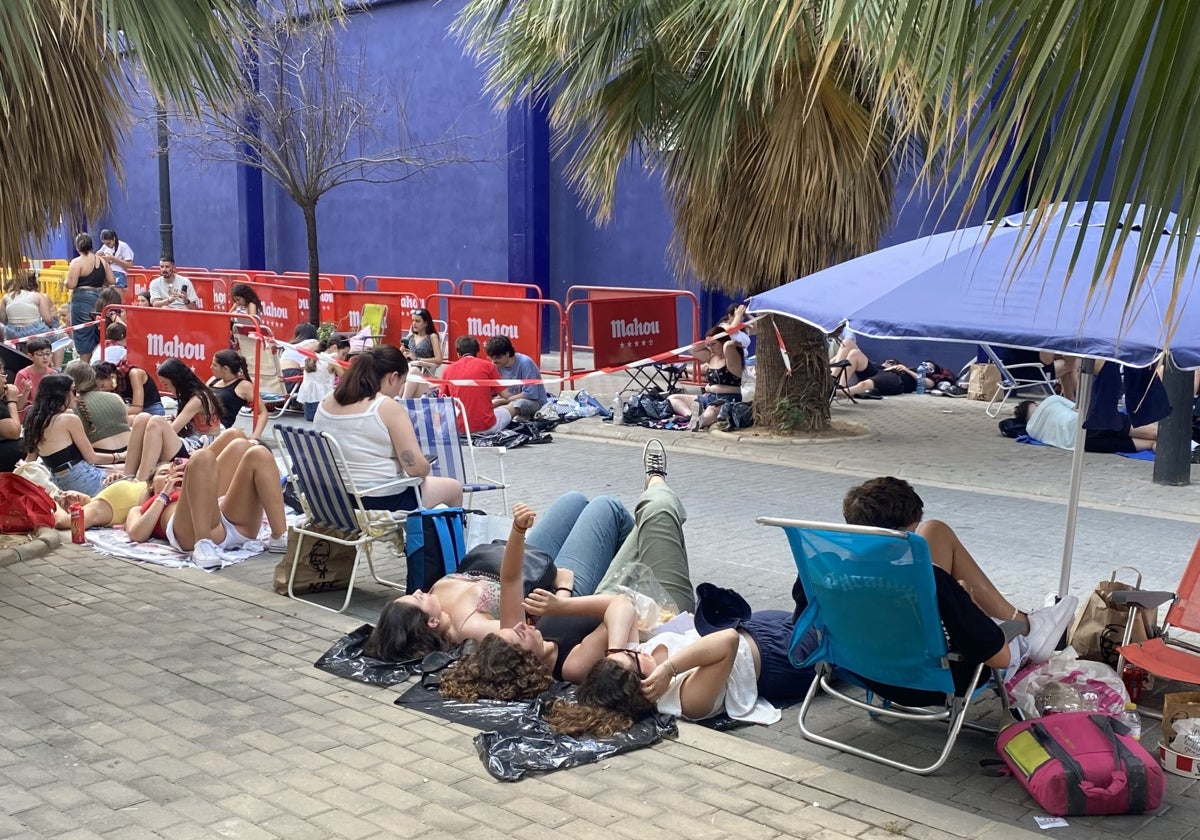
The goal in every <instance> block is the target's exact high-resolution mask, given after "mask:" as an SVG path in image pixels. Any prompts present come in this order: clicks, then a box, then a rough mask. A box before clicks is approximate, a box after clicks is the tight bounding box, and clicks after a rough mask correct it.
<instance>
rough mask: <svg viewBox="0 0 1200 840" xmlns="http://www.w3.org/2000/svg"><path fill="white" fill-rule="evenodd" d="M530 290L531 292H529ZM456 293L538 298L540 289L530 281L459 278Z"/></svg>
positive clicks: (540, 294)
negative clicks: (509, 281) (513, 281)
mask: <svg viewBox="0 0 1200 840" xmlns="http://www.w3.org/2000/svg"><path fill="white" fill-rule="evenodd" d="M531 292H532V294H530V293H531ZM458 294H460V295H482V296H485V297H513V298H540V297H541V296H542V290H541V289H540V288H539V287H537V286H534V285H532V284H530V283H504V282H501V281H499V280H459V281H458Z"/></svg>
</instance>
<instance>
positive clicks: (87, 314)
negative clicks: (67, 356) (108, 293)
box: [71, 286, 100, 356]
mask: <svg viewBox="0 0 1200 840" xmlns="http://www.w3.org/2000/svg"><path fill="white" fill-rule="evenodd" d="M99 297H100V290H99V289H97V288H95V287H92V286H85V287H84V288H82V289H79V288H77V289H75V290H74V291H73V292H72V293H71V323H72V324H73V325H74V326H75V327H77V328H78V329H76V330H75V333H74V338H75V352H77V353H79V355H81V356H86V355H90V354H91V353H92V351H93V350H95V349H96V345H97V344H99V343H100V330H99V328H98V327H97V326H96V314H95V313H96V301H97V300H98V299H99ZM81 324H88V325H90V326H80V325H81Z"/></svg>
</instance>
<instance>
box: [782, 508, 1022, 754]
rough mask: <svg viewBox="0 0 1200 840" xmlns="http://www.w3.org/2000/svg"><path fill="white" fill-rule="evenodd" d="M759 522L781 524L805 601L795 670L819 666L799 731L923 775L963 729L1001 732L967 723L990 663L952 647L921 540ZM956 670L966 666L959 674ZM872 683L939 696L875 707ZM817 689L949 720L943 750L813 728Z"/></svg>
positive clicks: (915, 716) (885, 709)
mask: <svg viewBox="0 0 1200 840" xmlns="http://www.w3.org/2000/svg"><path fill="white" fill-rule="evenodd" d="M758 523H759V524H760V525H774V526H777V527H780V528H783V530H784V533H785V534H786V535H787V538H788V542H789V543H790V545H791V548H792V555H793V558H794V559H795V561H796V569H797V571H798V573H799V578H800V584H801V586H803V588H804V595H805V597H806V598H807V606H806V607H805V608H804V610H803V612H802V613H801V615H800V617H799V618H798V619H797V621H796V626H795V631H794V634H793V636H792V647H791V651H790V656H791V658H792V661H793V663H794V664H795V665H797V666H798V667H807V666H815V667H816V673H817V678H816V679H814V680H813V682H812V685H811V686H810V687H809V690H808V694H807V695H806V696H805V698H804V703H803V704H802V705H801V707H800V715H799V724H800V732H801V734H803V736H804V737H805V738H807V739H808V740H810V741H814V742H816V743H818V744H823V745H824V746H827V747H832V748H834V749H837V750H842V751H844V752H848V753H851V754H853V755H857V756H861V757H862V758H867V759H870V760H871V761H876V762H879V763H880V764H886V765H887V766H889V767H895V768H897V769H899V770H907V771H909V772H912V773H918V774H921V775H926V774H929V773H933V772H935V771H936V770H937V769H938V768H939V767H941V766H942V765H943V764H944V763H945V762H946V760H947V758H949V756H950V752H951V750H952V749H953V747H954V743H955V741H956V740H957V739H958V734H959V732H960V731H961V729H962V728H963V727H964V726H966V727H968V728H971V729H979V730H981V731H985V732H993V733H994V732H995V731H996V730H995V729H989V728H988V727H985V726H981V725H979V724H976V723H974V722H971V721H967V720H966V715H967V711H968V708H969V706H970V705H971V704H972V702H974V701H975V700H978V699H979V698H981V697H982V696H983V695H984V694H986V693H987V687H986V685H985V686H984V687H982V688H976V686H979V681H980V677H981V676H982V674H983V669H984V668H985V667H987V666H985V665H983V664H979V665H977V666H974V667H973V668H972V667H970V666H969V665H968V664H967V663H965V662H963V661H962V657H961V656H959V655H958V654H956V653H955V652H954V651H952V650H950V649H949V648H948V647H947V640H946V633H945V631H944V630H943V627H942V622H941V618H940V613H939V611H938V601H937V587H936V583H935V581H934V574H933V562H932V561H931V560H930V556H929V546H928V544H927V543H926V542H925V540H924V538H922V537H920V536H918V535H917V534H914V533H909V532H905V531H891V530H888V529H884V528H863V527H858V526H854V525H842V524H837V523H826V522H804V521H800V520H791V519H773V518H769V517H761V518H759V519H758ZM810 629H814V630H815V631H816V635H817V639H818V644H817V647H816V649H815V650H808V651H802V650H801V649H800V640H801V639H802V638H804V636H805V635H806V634H807V633H808V631H809V630H810ZM1005 629H1006V630H1007V631H1011V630H1013V629H1015V628H1005ZM956 662H957V663H959V665H958V666H957V668H955V667H954V663H956ZM956 670H958V671H959V672H960V673H959V675H958V679H957V680H956V678H955V676H956V675H955V671H956ZM964 675H965V676H964ZM991 676H992V680H993V683H994V685H993V688H994V689H996V690H997V691H998V693H999V695H1000V697H1001V705H1002V708H1003V711H1004V712H1005V713H1007V710H1008V702H1007V695H1006V694H1005V692H1004V689H1003V686H1002V685H1001V683H1000V678H999V675H997V674H992V675H991ZM839 682H848V683H851V684H852V685H858V686H860V687H862V688H864V689H867V695H866V699H865V700H862V699H859V698H858V697H855V696H851V695H850V694H847V693H846V691H845V686H844V685H839V684H838V683H839ZM871 685H879V686H900V687H903V688H904V689H907V690H908V691H907V692H906V693H911V692H928V693H930V695H929V696H930V698H931V699H933V698H937V699H939V700H941V701H943V702H939V703H938V704H937V705H936V706H930V707H927V708H917V707H913V706H903V705H899V704H897V703H892V702H889V701H883V703H882V705H875V703H874V696H873V695H874V692H872V691H871V690H870V689H869V688H868V687H869V686H871ZM819 694H825V695H828V696H829V697H831V698H833V699H834V700H837V701H838V702H841V703H844V704H848V705H850V706H853V707H855V708H857V709H860V710H862V711H866V712H868V713H869V714H871V715H873V716H874V715H885V716H888V717H893V718H899V719H903V720H917V721H936V722H941V723H943V724H945V726H946V737H945V741H944V743H943V744H942V747H941V751H940V753H939V754H938V756H937V758H936V760H935V761H934V762H933V763H932V764H928V765H923V766H918V765H916V764H908V763H905V762H902V761H898V760H895V759H893V758H889V757H887V756H884V755H881V754H879V753H875V752H871V751H870V750H867V749H863V748H861V747H858V746H855V745H853V744H850V743H847V742H845V741H842V740H839V739H837V738H835V737H833V736H832V735H831V734H829V733H824V734H823V733H820V732H817V731H816V729H815V724H814V722H813V721H812V719H811V715H810V712H811V710H812V706H813V700H814V699H815V698H816V697H817V696H818V695H819Z"/></svg>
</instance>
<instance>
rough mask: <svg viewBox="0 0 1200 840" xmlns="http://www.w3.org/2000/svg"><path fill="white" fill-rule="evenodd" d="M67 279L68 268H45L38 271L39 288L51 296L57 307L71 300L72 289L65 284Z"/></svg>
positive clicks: (47, 295) (51, 300)
mask: <svg viewBox="0 0 1200 840" xmlns="http://www.w3.org/2000/svg"><path fill="white" fill-rule="evenodd" d="M66 279H67V272H66V269H59V268H43V269H42V270H41V271H39V272H38V289H39V290H40V291H41V292H42V294H44V295H45V296H46V297H48V298H50V302H51V303H53V304H54V305H55V306H56V307H57V306H62V305H63V304H64V303H68V302H70V300H71V292H70V290H69V289H67V288H66V286H64V285H63V281H64V280H66Z"/></svg>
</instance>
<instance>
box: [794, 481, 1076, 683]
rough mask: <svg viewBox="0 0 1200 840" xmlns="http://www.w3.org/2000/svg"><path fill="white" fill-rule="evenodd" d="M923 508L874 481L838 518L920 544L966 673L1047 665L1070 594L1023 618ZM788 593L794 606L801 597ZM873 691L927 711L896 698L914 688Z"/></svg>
mask: <svg viewBox="0 0 1200 840" xmlns="http://www.w3.org/2000/svg"><path fill="white" fill-rule="evenodd" d="M924 509H925V506H924V503H923V502H922V501H921V497H920V496H918V495H917V492H916V491H915V490H913V488H912V485H910V484H909V483H908V482H907V481H904V480H903V479H899V478H893V477H892V476H883V477H881V478H872V479H871V480H869V481H866V482H864V483H862V484H860V485H858V486H857V487H852V488H850V490H849V492H847V493H846V496H845V498H843V499H842V515H843V517H845V519H846V522H847V523H849V524H851V525H866V526H870V527H875V528H891V529H892V530H896V531H915V532H916V533H917V534H918V535H920V536H922V537H924V538H925V541H926V543H928V544H929V554H930V558H931V559H932V561H933V578H934V583H935V585H936V587H937V599H938V609H939V611H940V613H941V618H942V625H943V627H944V628H945V631H946V636H947V638H948V639H949V642H950V648H951V649H952V650H955V651H957V652H958V653H960V654H962V656H963V658H964V660H965V661H964V662H963V663H962V664H963V666H965V667H964V670H965V671H967V672H968V673H969V672H971V671H974V669H975V667H976V666H977V665H978V664H979V663H980V662H984V663H986V664H987V665H990V666H992V667H994V668H1009V667H1010V666H1013V670H1014V671H1015V670H1016V668H1018V667H1020V666H1021V665H1023V664H1024V663H1025V662H1034V663H1041V662H1045V661H1046V660H1047V659H1049V658H1050V654H1052V653H1053V652H1054V648H1055V645H1056V644H1057V643H1058V640H1059V639H1060V638H1062V635H1063V633H1064V631H1065V630H1066V628H1067V625H1068V624H1069V623H1070V622H1071V619H1072V618H1073V617H1074V615H1075V607H1076V604H1077V599H1076V598H1075V596H1073V595H1068V596H1066V597H1065V598H1063V599H1062V600H1061V601H1059V602H1058V603H1057V604H1055V605H1054V606H1052V607H1042V608H1039V609H1036V610H1029V611H1027V612H1023V611H1021V610H1019V609H1017V608H1016V607H1014V606H1013V605H1012V604H1010V603H1009V602H1008V600H1007V599H1006V598H1005V597H1004V596H1003V595H1001V594H1000V592H999V590H997V589H996V587H995V585H994V584H993V583H992V582H991V581H990V580H989V579H988V577H987V575H986V574H984V572H983V570H982V569H980V568H979V566H978V564H976V562H975V559H974V558H973V557H971V555H970V553H969V552H968V551H967V549H966V548H965V547H964V546H963V544H962V542H960V541H959V539H958V535H957V534H955V533H954V529H952V528H951V527H950V526H949V525H947V524H946V523H945V522H942V521H940V520H937V519H928V520H925V521H922V516H923V514H924ZM797 590H799V581H797ZM793 594H795V595H796V596H797V601H798V603H799V599H800V598H801V597H803V592H801V591H796V592H794V593H793ZM1004 621H1015V622H1017V623H1018V624H1020V625H1021V626H1022V627H1023V632H1022V633H1021V635H1019V636H1017V637H1016V638H1015V639H1013V640H1012V642H1010V643H1008V644H1005V641H1004V632H1003V631H1002V630H1001V629H1000V627H999V624H998V623H999V622H1004ZM956 670H957V669H956ZM876 690H877V691H878V692H879V693H880V694H881V695H882V696H884V697H889V698H891V699H892V700H895V701H896V702H898V703H903V704H905V705H914V706H915V705H929V703H928V702H926V701H924V700H918V699H917V698H909V699H905V697H903V696H901V695H903V694H904V693H905V692H907V691H911V689H898V690H893V689H892V688H891V687H888V686H880V687H878V688H877V689H876ZM918 693H924V692H918ZM912 701H915V702H912Z"/></svg>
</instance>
